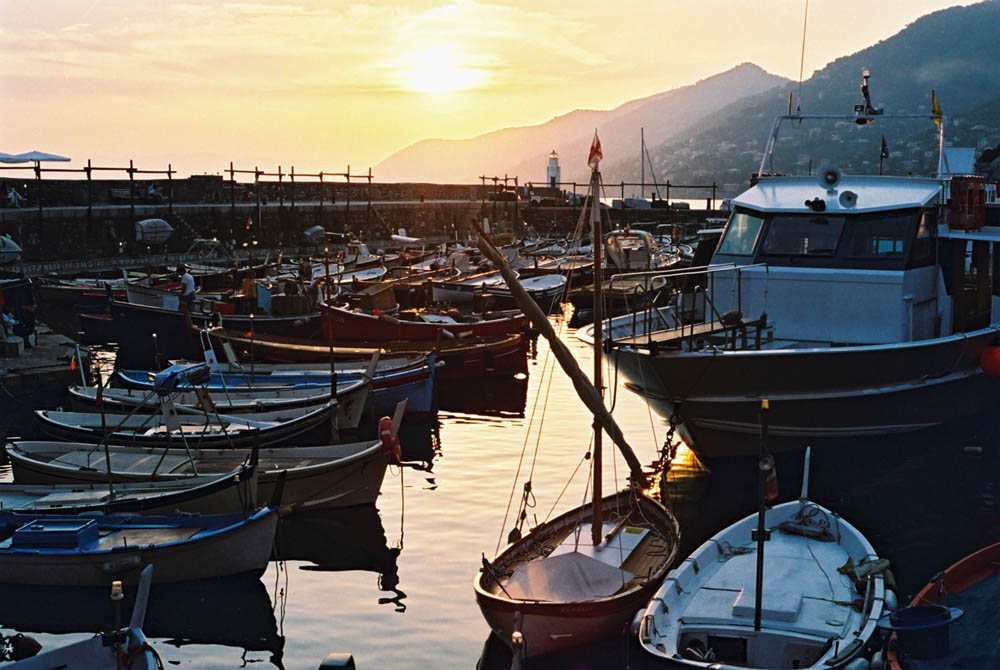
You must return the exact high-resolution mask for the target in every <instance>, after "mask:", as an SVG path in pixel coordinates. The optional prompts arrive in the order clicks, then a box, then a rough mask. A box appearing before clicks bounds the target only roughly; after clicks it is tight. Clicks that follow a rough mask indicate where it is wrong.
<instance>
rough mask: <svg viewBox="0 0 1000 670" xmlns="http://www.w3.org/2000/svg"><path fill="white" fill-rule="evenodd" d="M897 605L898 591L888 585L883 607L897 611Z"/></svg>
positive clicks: (889, 610) (887, 610) (890, 610)
mask: <svg viewBox="0 0 1000 670" xmlns="http://www.w3.org/2000/svg"><path fill="white" fill-rule="evenodd" d="M897 607H899V598H898V597H897V596H896V592H895V591H893V590H892V589H890V588H889V587H888V586H887V587H886V589H885V596H884V597H883V598H882V608H883V609H884V610H885V611H886V612H895V611H896V608H897Z"/></svg>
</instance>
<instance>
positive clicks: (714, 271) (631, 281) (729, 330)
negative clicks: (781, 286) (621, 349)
mask: <svg viewBox="0 0 1000 670" xmlns="http://www.w3.org/2000/svg"><path fill="white" fill-rule="evenodd" d="M753 268H763V269H764V271H765V272H767V268H768V266H767V264H766V263H754V264H749V265H737V264H736V263H725V264H720V265H708V266H699V267H689V268H680V269H677V270H667V271H663V270H660V271H647V272H631V273H625V274H618V275H615V276H613V277H612V278H611V281H610V288H611V289H612V290H613V289H614V288H615V286H616V284H617V285H619V286H630V288H629V289H628V290H627V291H626V293H627V294H628V293H631V294H632V295H633V296H634V298H635V302H636V303H637V304H641V305H642V308H641V309H639V310H636V311H633V312H632V313H631V318H632V329H631V335H630V336H627V337H617V338H616V337H614V333H613V331H611V333H610V334H609V336H608V338H607V339H608V342H609V346H614V345H619V346H640V347H648V348H650V349H654V348H656V347H659V346H666V347H670V346H680V345H684V344H686V345H687V346H688V347H689V348H690V347H692V346H693V345H695V344H696V343H697V342H699V341H709V340H713V341H718V342H717V343H718V344H721V346H722V347H723V348H727V349H734V350H735V349H737V348H743V349H746V348H749V346H750V341H749V339H750V338H749V331H750V330H751V329H755V331H756V332H755V336H754V343H753V346H754V348H757V349H759V348H760V346H761V341H762V335H763V331H764V329H765V328H766V327H767V323H766V322H765V321H766V315H762V316H761V318H759V319H757V320H751V321H746V320H744V319H743V308H744V296H743V293H744V290H743V280H744V277H743V273H744V271H746V270H749V269H753ZM722 273H726V274H732V275H735V278H734V280H733V281H732V283H731V284H730V290H731V292H732V294H733V295H732V298H733V300H734V302H735V304H730V305H729V306H728V307H729V308H728V309H725V310H724V311H723V310H722V309H720V308H719V307H718V306H717V305H718V301H717V300H716V286H715V285H716V281H715V280H716V277H717V276H719V275H720V274H722ZM765 286H766V284H765ZM665 289H667V290H669V291H670V296H671V297H670V301H669V302H670V304H669V305H667V306H666V307H664V306H663V304H662V302H663V301H662V300H661V296H662V295H663V292H664V290H665ZM649 291H655V294H654V295H653V296H652V297H651V298H649V297H648V296H645V295H643V294H644V293H646V292H649ZM765 292H766V288H765ZM663 309H668V310H670V309H672V314H673V321H674V324H673V326H671V325H670V324H668V323H666V317H665V316H664V314H663V311H662V310H663ZM640 319H642V323H643V326H642V328H640V326H639V320H640ZM658 324H662V327H660V328H657V327H656V326H657V325H658Z"/></svg>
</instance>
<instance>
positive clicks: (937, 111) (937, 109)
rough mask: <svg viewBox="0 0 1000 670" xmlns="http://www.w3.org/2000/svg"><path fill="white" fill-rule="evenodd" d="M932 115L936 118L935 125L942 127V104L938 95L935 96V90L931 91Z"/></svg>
mask: <svg viewBox="0 0 1000 670" xmlns="http://www.w3.org/2000/svg"><path fill="white" fill-rule="evenodd" d="M931 114H933V115H934V116H936V117H937V118H936V119H934V123H936V124H938V125H939V126H940V125H941V103H940V102H938V99H937V95H935V94H934V89H933V88H932V89H931Z"/></svg>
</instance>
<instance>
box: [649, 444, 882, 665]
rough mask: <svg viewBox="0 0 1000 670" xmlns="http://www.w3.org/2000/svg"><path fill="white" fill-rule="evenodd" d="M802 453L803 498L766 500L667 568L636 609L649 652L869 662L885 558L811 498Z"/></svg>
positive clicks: (783, 661) (675, 661) (710, 659)
mask: <svg viewBox="0 0 1000 670" xmlns="http://www.w3.org/2000/svg"><path fill="white" fill-rule="evenodd" d="M768 456H769V455H768ZM808 458H809V453H808V450H807V452H806V468H805V480H806V481H805V482H804V483H803V487H802V489H803V490H802V497H801V498H800V499H799V500H795V501H792V502H787V503H782V504H780V505H776V506H775V507H772V508H770V509H766V510H765V506H764V505H763V504H762V506H761V510H760V511H759V512H757V513H754V514H752V515H750V516H748V517H746V518H744V519H742V520H740V521H737V522H736V523H734V524H733V525H731V526H729V527H728V528H726V529H725V530H722V531H720V532H719V533H717V534H716V535H714V536H713V537H711V538H710V539H709V540H708V541H707V542H705V543H704V544H702V545H701V546H700V547H699V548H698V549H696V550H695V551H694V553H693V554H691V555H690V556H688V558H686V559H685V560H684V561H683V562H682V563H681V564H680V565H679V566H678V567H676V568H674V569H673V570H671V571H670V573H669V574H668V575H667V577H666V579H665V580H664V582H663V585H662V586H661V587H660V589H659V591H657V592H656V594H655V595H654V596H653V598H652V600H650V601H649V605H648V606H647V607H646V609H645V610H644V611H640V612H639V614H637V619H638V635H639V643H640V645H641V646H642V648H643V649H644V650H645V651H646V652H648V653H649V654H652V655H653V656H654V657H656V658H657V659H663V660H668V659H669V660H668V662H669V663H670V664H671V666H677V667H688V668H711V669H712V670H736V669H737V668H741V669H746V668H814V669H816V670H829V669H830V668H844V669H845V670H861V669H862V668H863V669H865V670H867V669H868V667H869V659H868V658H866V656H867V655H870V653H871V651H872V649H873V648H874V647H875V646H877V642H878V639H879V631H878V628H877V626H876V624H877V622H878V618H879V617H880V616H881V615H882V613H883V611H885V610H886V609H887V606H886V587H885V580H884V576H883V573H884V571H885V570H886V569H887V568H888V561H886V560H884V559H879V558H878V556H877V555H876V553H875V550H874V549H873V548H872V545H871V543H870V542H869V541H868V540H867V539H866V538H865V536H864V535H862V534H861V532H860V531H859V530H858V529H857V528H855V527H854V526H852V525H851V524H849V523H848V522H847V521H845V520H844V519H842V518H841V517H840V516H838V515H837V514H836V513H834V512H831V511H830V510H828V509H826V508H825V507H823V506H821V505H818V504H817V503H814V502H812V501H811V500H809V498H808V484H807V482H808V476H809V465H808ZM763 461H764V459H763V458H762V463H763ZM770 463H771V465H770V468H771V469H770V470H769V471H770V472H773V460H772V461H771V462H770ZM763 470H764V467H763V465H762V471H763ZM761 479H764V477H762V478H761ZM775 484H776V480H775ZM762 488H763V485H762ZM774 493H775V495H776V493H777V492H776V490H775V492H774ZM764 498H765V494H764V493H763V491H762V493H761V499H762V501H763V500H764ZM761 531H763V532H761ZM761 577H763V579H762V580H761ZM758 594H759V596H758Z"/></svg>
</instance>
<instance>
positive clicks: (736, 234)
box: [717, 212, 764, 256]
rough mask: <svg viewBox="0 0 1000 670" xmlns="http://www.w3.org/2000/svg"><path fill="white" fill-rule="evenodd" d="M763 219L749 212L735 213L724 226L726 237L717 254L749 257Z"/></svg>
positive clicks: (755, 243)
mask: <svg viewBox="0 0 1000 670" xmlns="http://www.w3.org/2000/svg"><path fill="white" fill-rule="evenodd" d="M763 223H764V218H763V217H761V216H757V215H756V214H751V213H750V212H736V213H735V214H733V216H732V218H730V220H729V224H728V225H727V226H726V236H725V237H724V238H723V239H722V242H721V243H720V244H719V250H718V252H717V253H719V254H725V255H727V256H751V255H753V249H754V247H755V246H756V245H757V235H759V234H760V227H761V226H762V225H763Z"/></svg>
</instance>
